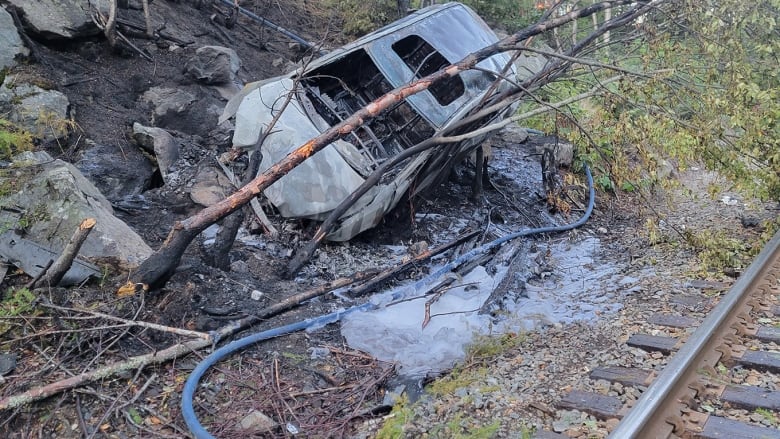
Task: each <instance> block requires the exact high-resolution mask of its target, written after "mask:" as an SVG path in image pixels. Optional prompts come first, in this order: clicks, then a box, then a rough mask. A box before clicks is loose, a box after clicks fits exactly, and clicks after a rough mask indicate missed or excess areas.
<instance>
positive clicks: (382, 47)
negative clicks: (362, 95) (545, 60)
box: [298, 2, 514, 127]
mask: <svg viewBox="0 0 780 439" xmlns="http://www.w3.org/2000/svg"><path fill="white" fill-rule="evenodd" d="M454 31H456V32H458V34H456V35H462V36H463V38H457V37H453V36H454V35H453V32H454ZM409 35H418V36H420V37H422V38H423V39H424V40H425V41H427V42H428V43H429V44H430V45H431V46H433V47H434V48H435V49H436V50H437V51H438V52H439V53H441V54H442V55H443V56H444V57H445V58H446V59H447V61H449V62H450V63H455V62H458V61H460V60H461V59H463V58H464V57H466V56H467V55H468V54H470V53H472V52H474V51H477V50H479V49H481V48H483V47H485V46H488V45H490V44H493V43H495V42H496V41H498V38H497V37H496V35H495V33H493V31H492V30H491V29H490V28H489V27H488V26H487V24H485V22H484V21H483V20H482V18H480V17H479V15H477V14H476V13H475V12H474V11H472V10H471V9H470V8H469V7H467V6H465V5H463V4H460V3H457V2H451V3H446V4H442V5H434V6H431V7H428V8H425V9H421V10H419V11H417V12H415V13H413V14H411V15H408V16H406V17H404V18H402V19H400V20H398V21H395V22H393V23H391V24H389V25H387V26H385V27H383V28H381V29H379V30H376V31H374V32H371V33H369V34H367V35H365V36H363V37H361V38H359V39H357V40H355V41H353V42H352V43H349V44H347V45H345V46H342V47H341V48H339V49H336V50H335V51H333V52H331V53H329V54H327V55H325V56H323V57H321V58H319V59H317V60H315V61H314V62H312V63H311V65H309V66H308V67H307V69H306V70H307V71H311V70H313V69H316V68H318V67H320V66H323V65H327V64H330V63H332V62H335V61H337V60H338V59H339V58H341V57H343V56H345V55H347V54H349V53H351V52H353V51H355V50H359V49H363V50H365V51H366V52H367V53H368V54H369V55H370V56H371V57H372V59H374V62H375V64H376V65H377V67H378V68H379V69H380V70H381V71H382V73H383V74H384V75H385V76H386V77H387V79H388V80H389V82H390V83H391V84H392V86H393V87H399V86H401V85H403V84H406V83H408V82H409V81H411V80H412V79H414V73H413V72H411V70H410V69H409V67H408V66H407V65H406V64H405V63H404V62H403V60H401V59H400V58H399V56H398V55H397V54H396V53H395V52H394V50H393V48H392V45H393V44H394V43H396V42H397V41H400V40H402V39H403V38H405V37H407V36H409ZM509 62H510V58H509V56H508V55H506V54H503V53H502V54H497V55H494V56H492V57H490V58H488V59H486V60H484V61H481V62H480V63H479V64H478V66H479V67H480V68H481V69H483V70H489V71H493V72H496V73H498V72H500V71H501V69H502V68H503V67H504V65H506V64H507V63H509ZM298 74H300V71H299V72H298ZM513 75H514V70H512V72H511V74H510V76H513ZM460 77H461V79H462V80H463V81H464V85H465V93H464V94H463V95H462V96H461V97H460V98H458V99H456V100H454V101H453V102H451V103H450V104H448V105H446V106H442V105H440V104H439V103H438V102H436V100H435V99H434V98H433V96H432V95H431V94H430V92H428V91H424V92H422V93H418V94H416V95H413V96H410V97H409V98H407V99H408V101H409V102H410V103H411V104H412V106H414V107H416V108H417V109H418V110H419V111H420V112H421V113H422V114H423V115H424V116H425V117H426V118H427V119H428V120H430V122H432V123H433V124H434V125H436V126H438V127H442V126H444V125H445V124H446V123H447V121H449V120H451V119H452V118H453V116H454V115H456V114H458V113H462V112H463V111H464V109H467V108H468V107H469V106H471V105H473V104H474V102H473V101H475V100H476V99H477V98H478V97H479V96H480V95H481V94H482V93H484V92H485V90H486V89H487V88H488V84H486V83H485V82H486V80H487V79H486V74H485V73H484V71H468V72H463V73H461V74H460ZM505 86H506V84H505Z"/></svg>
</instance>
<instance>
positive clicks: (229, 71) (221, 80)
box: [184, 46, 241, 84]
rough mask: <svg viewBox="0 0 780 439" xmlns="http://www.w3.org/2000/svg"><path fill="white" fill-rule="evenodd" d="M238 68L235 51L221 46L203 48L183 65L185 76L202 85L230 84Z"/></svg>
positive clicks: (239, 59) (239, 63)
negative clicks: (187, 75)
mask: <svg viewBox="0 0 780 439" xmlns="http://www.w3.org/2000/svg"><path fill="white" fill-rule="evenodd" d="M240 68H241V58H239V57H238V54H237V53H236V51H235V50H233V49H229V48H227V47H222V46H203V47H201V48H199V49H198V50H196V51H195V56H193V57H192V58H190V59H189V60H188V61H187V63H186V64H185V65H184V71H185V72H187V74H189V75H190V76H192V77H193V78H195V79H196V80H198V81H200V82H203V83H204V84H226V83H230V82H232V81H233V80H234V79H235V78H236V73H237V72H238V69H240Z"/></svg>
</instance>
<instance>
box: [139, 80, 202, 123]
mask: <svg viewBox="0 0 780 439" xmlns="http://www.w3.org/2000/svg"><path fill="white" fill-rule="evenodd" d="M140 99H141V101H142V102H145V103H147V104H149V105H151V106H152V114H151V121H152V125H155V126H161V127H164V126H171V127H174V126H176V122H177V120H180V119H186V113H187V112H188V110H189V108H190V106H191V105H192V103H193V102H195V100H196V99H197V98H196V97H195V96H194V95H193V94H191V93H189V92H187V91H185V90H179V89H176V88H166V87H152V88H150V89H149V90H147V91H146V92H145V93H144V94H143V95H141V98H140Z"/></svg>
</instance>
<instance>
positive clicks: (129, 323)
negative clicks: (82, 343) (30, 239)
mask: <svg viewBox="0 0 780 439" xmlns="http://www.w3.org/2000/svg"><path fill="white" fill-rule="evenodd" d="M41 306H42V307H44V308H50V309H56V310H58V311H71V312H79V313H84V314H90V315H92V316H93V317H96V318H97V317H99V318H104V319H107V320H113V321H116V322H121V323H124V325H122V326H125V325H126V326H140V327H142V328H149V329H154V330H157V331H162V332H170V333H172V334H178V335H184V336H187V337H196V338H202V339H204V340H211V338H210V336H209V335H208V334H206V333H205V332H199V331H190V330H188V329H181V328H174V327H171V326H165V325H160V324H157V323H151V322H144V321H141V320H128V319H123V318H122V317H117V316H112V315H111V314H105V313H102V312H98V311H91V310H88V309H81V308H67V307H64V306H58V305H53V304H50V303H42V304H41ZM122 326H118V327H122Z"/></svg>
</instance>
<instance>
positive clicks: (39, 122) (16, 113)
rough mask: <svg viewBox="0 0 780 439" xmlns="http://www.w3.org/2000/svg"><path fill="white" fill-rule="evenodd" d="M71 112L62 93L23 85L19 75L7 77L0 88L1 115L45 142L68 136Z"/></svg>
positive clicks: (31, 85)
mask: <svg viewBox="0 0 780 439" xmlns="http://www.w3.org/2000/svg"><path fill="white" fill-rule="evenodd" d="M69 109H70V101H68V97H67V96H65V95H64V94H63V93H61V92H59V91H57V90H45V89H43V88H41V87H38V86H37V85H33V84H29V83H26V82H23V81H22V80H21V79H20V78H19V77H18V76H17V75H8V76H6V77H5V80H4V81H3V84H2V85H0V114H3V115H5V116H4V117H5V118H6V119H8V120H9V121H11V122H13V123H14V124H16V125H18V126H19V127H20V128H23V129H25V130H27V131H29V132H30V133H31V134H32V135H33V136H34V137H36V138H38V139H41V140H43V141H44V142H48V141H51V140H55V139H61V138H63V137H65V136H67V135H68V133H69V132H70V129H71V127H72V122H71V120H70V118H69Z"/></svg>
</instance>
